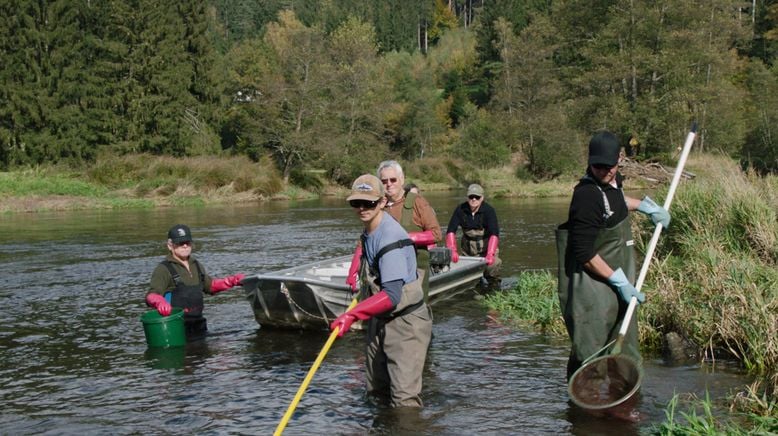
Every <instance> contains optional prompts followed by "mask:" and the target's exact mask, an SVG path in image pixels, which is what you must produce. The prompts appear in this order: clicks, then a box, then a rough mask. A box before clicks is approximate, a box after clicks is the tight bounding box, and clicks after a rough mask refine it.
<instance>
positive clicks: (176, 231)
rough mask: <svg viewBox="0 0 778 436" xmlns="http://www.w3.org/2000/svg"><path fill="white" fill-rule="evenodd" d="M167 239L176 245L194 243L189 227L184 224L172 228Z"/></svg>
mask: <svg viewBox="0 0 778 436" xmlns="http://www.w3.org/2000/svg"><path fill="white" fill-rule="evenodd" d="M167 237H168V239H170V240H171V241H173V243H174V244H181V243H182V242H192V232H191V231H190V230H189V227H187V226H185V225H183V224H176V225H174V226H173V227H171V228H170V230H168V232H167Z"/></svg>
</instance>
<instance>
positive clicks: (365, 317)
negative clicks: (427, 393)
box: [330, 174, 432, 407]
mask: <svg viewBox="0 0 778 436" xmlns="http://www.w3.org/2000/svg"><path fill="white" fill-rule="evenodd" d="M347 201H348V202H349V204H350V205H351V207H353V208H354V210H355V212H356V213H357V216H358V218H359V220H360V221H361V222H362V224H363V226H364V231H363V233H362V235H361V245H362V256H361V260H360V268H359V275H360V278H361V280H360V282H361V283H362V290H361V292H362V295H363V298H362V300H361V301H360V302H359V304H357V305H356V306H355V307H354V308H353V309H351V310H348V311H347V312H345V313H344V314H342V315H340V316H339V317H338V318H337V319H335V321H333V322H332V324H331V325H330V328H331V329H333V330H334V329H335V328H339V332H338V335H339V336H342V335H343V334H344V333H346V332H347V331H349V328H350V327H351V324H352V323H354V321H357V320H361V321H367V326H366V327H367V328H366V332H367V350H366V354H367V359H366V366H367V391H368V393H369V394H377V395H382V394H386V393H388V394H389V396H390V402H391V405H392V406H393V407H421V406H422V401H421V397H420V393H421V385H422V382H421V375H422V370H423V368H424V361H425V359H426V357H427V348H428V347H429V343H430V339H431V336H432V312H431V311H430V309H429V307H428V306H427V304H426V303H425V302H424V293H423V291H422V287H421V281H420V280H419V276H420V275H419V271H418V270H417V267H416V253H415V250H414V247H413V241H412V240H411V239H410V238H409V236H408V233H407V232H406V231H405V230H404V229H403V228H402V226H401V225H400V224H399V223H398V222H397V221H396V220H394V219H393V218H392V217H391V216H389V215H388V214H387V213H386V212H384V210H383V209H384V206H385V205H386V201H387V200H386V197H385V196H384V190H383V185H382V184H381V181H380V180H379V179H378V178H377V177H375V176H373V175H370V174H365V175H362V176H360V177H358V178H357V179H356V180H355V181H354V183H353V185H352V188H351V195H350V196H349V197H348V198H347Z"/></svg>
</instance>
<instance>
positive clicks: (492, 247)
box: [485, 235, 500, 265]
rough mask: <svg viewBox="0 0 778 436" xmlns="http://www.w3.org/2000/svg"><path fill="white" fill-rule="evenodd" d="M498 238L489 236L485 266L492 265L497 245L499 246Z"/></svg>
mask: <svg viewBox="0 0 778 436" xmlns="http://www.w3.org/2000/svg"><path fill="white" fill-rule="evenodd" d="M499 242H500V238H498V237H497V236H496V235H492V236H489V243H487V244H486V257H485V259H486V264H487V265H491V264H493V263H494V255H495V254H496V253H497V244H499Z"/></svg>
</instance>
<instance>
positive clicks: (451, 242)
mask: <svg viewBox="0 0 778 436" xmlns="http://www.w3.org/2000/svg"><path fill="white" fill-rule="evenodd" d="M446 247H448V249H449V250H451V261H452V262H454V263H457V262H459V253H457V235H456V233H452V232H448V233H446Z"/></svg>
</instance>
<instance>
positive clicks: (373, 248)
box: [365, 212, 418, 305]
mask: <svg viewBox="0 0 778 436" xmlns="http://www.w3.org/2000/svg"><path fill="white" fill-rule="evenodd" d="M382 213H383V217H382V218H381V223H380V224H379V225H378V228H377V229H375V230H374V231H373V232H372V233H370V234H365V236H366V238H365V256H367V262H368V264H370V265H373V262H374V260H375V256H376V254H378V252H379V251H380V250H381V248H383V247H385V246H387V245H389V244H392V243H394V242H397V241H400V240H403V239H408V232H406V231H405V229H403V227H402V226H401V225H400V223H398V222H397V221H396V220H395V219H394V218H392V216H391V215H389V214H388V213H386V212H382ZM378 271H379V275H380V278H381V288H382V289H384V290H386V292H387V294H389V298H390V299H391V300H392V303H394V305H397V304H398V303H399V302H400V297H401V296H402V286H400V288H399V289H398V287H397V286H391V285H390V286H385V284H388V283H391V282H395V281H402V284H403V285H405V284H408V283H411V282H413V281H415V280H416V279H417V278H418V276H417V273H416V250H415V249H414V248H413V245H408V246H405V247H402V248H397V249H394V250H389V251H387V252H385V253H384V254H383V256H381V258H380V259H379V260H378Z"/></svg>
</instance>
